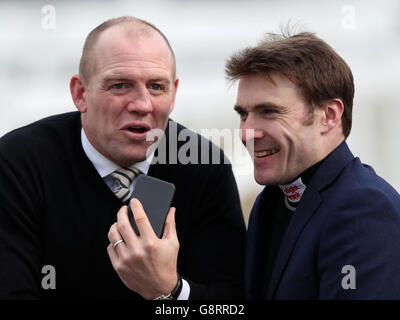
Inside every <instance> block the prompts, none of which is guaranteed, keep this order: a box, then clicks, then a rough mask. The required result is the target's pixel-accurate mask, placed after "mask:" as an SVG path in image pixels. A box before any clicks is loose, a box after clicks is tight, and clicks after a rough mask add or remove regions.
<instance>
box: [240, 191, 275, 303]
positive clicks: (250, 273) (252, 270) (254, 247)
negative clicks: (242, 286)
mask: <svg viewBox="0 0 400 320" xmlns="http://www.w3.org/2000/svg"><path fill="white" fill-rule="evenodd" d="M274 191H276V189H275V190H274V188H270V187H266V188H264V190H263V191H262V192H261V193H260V195H259V196H258V197H257V199H256V202H255V203H254V206H253V209H252V210H251V213H250V219H249V226H248V229H249V230H252V232H250V233H248V239H247V249H246V267H245V282H246V296H247V297H248V298H249V299H257V298H258V297H260V296H261V295H262V294H263V292H262V291H263V288H264V282H263V281H262V279H263V277H261V278H260V275H263V274H264V267H265V263H264V255H262V254H260V253H262V252H265V250H266V248H265V245H266V243H265V230H264V223H263V222H262V220H263V219H265V215H267V214H268V211H267V210H266V208H268V207H269V203H270V202H271V199H272V198H273V197H274ZM278 191H279V192H280V190H278Z"/></svg>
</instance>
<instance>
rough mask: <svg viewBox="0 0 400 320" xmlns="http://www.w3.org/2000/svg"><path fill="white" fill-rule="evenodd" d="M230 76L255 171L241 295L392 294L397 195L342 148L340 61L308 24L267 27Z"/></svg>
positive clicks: (399, 210) (348, 91)
mask: <svg viewBox="0 0 400 320" xmlns="http://www.w3.org/2000/svg"><path fill="white" fill-rule="evenodd" d="M226 74H227V77H228V78H229V79H230V80H239V86H238V94H237V102H236V105H235V110H236V111H237V112H238V114H239V116H240V128H241V129H242V142H243V143H244V144H247V143H248V142H249V141H251V142H252V143H251V145H253V143H254V153H252V154H251V156H252V158H253V160H254V176H255V180H256V181H257V182H258V183H259V184H262V185H266V187H265V188H264V190H263V191H262V192H261V194H260V195H259V196H258V198H257V199H256V202H255V203H254V206H253V209H252V212H251V214H250V220H249V226H248V242H247V253H246V271H245V287H246V295H247V297H248V298H250V299H264V298H267V299H399V298H400V275H399V266H400V196H399V194H398V193H397V192H396V191H395V190H394V189H393V188H392V187H391V186H390V185H389V184H388V183H387V182H385V181H384V180H383V179H382V178H380V177H378V176H377V175H376V173H375V172H374V170H373V169H372V168H371V167H369V166H367V165H363V164H362V163H361V162H360V160H359V158H355V157H354V156H353V154H352V153H351V151H350V150H349V148H348V146H347V144H346V142H345V140H346V138H347V136H348V135H349V133H350V129H351V121H352V105H353V95H354V84H353V76H352V73H351V70H350V68H349V67H348V65H347V64H346V63H345V61H344V60H343V59H342V58H341V57H340V56H339V55H338V54H337V53H336V52H335V51H334V50H333V49H332V48H331V47H330V46H329V45H327V44H326V43H325V42H324V41H322V40H321V39H319V38H318V37H316V36H315V35H314V34H312V33H307V32H303V33H299V34H297V35H293V36H290V35H277V34H270V37H268V38H267V39H266V40H264V41H263V42H261V43H260V44H259V45H257V46H255V47H250V48H246V49H244V50H242V51H240V52H238V53H236V54H234V55H233V56H232V57H231V58H230V59H229V60H228V61H227V64H226Z"/></svg>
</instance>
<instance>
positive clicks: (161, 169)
mask: <svg viewBox="0 0 400 320" xmlns="http://www.w3.org/2000/svg"><path fill="white" fill-rule="evenodd" d="M178 129H179V130H182V129H183V127H182V126H180V125H178ZM80 132H81V122H80V113H78V112H71V113H66V114H62V115H56V116H52V117H49V118H46V119H43V120H40V121H38V122H35V123H33V124H31V125H28V126H26V127H23V128H20V129H17V130H14V131H13V132H11V133H9V134H7V135H5V136H4V137H2V138H1V139H0V298H110V299H111V298H123V299H131V298H132V299H137V298H140V296H139V295H137V294H136V293H134V292H132V291H131V290H129V289H128V288H126V287H125V286H124V284H123V283H122V282H121V280H120V279H119V278H118V275H117V274H116V272H115V271H114V269H113V268H112V265H111V262H110V260H109V257H108V254H107V250H106V248H107V246H108V244H109V241H108V239H107V233H108V231H109V228H110V226H111V225H112V224H113V223H114V222H115V221H116V214H117V212H118V210H119V208H120V207H121V206H122V203H121V201H120V200H119V199H117V198H116V197H115V196H114V194H113V193H112V191H111V190H110V189H109V188H108V187H107V185H106V184H105V183H104V181H103V179H102V178H101V177H100V176H99V174H98V173H97V171H96V169H95V168H94V166H93V165H92V163H91V162H90V160H89V159H88V158H87V157H86V155H85V153H84V151H83V149H82V145H81V140H80ZM196 137H197V139H199V141H200V140H201V138H200V137H199V136H197V135H196ZM201 141H203V140H201ZM183 143H184V142H179V143H178V150H179V147H180V146H181V145H182V144H183ZM208 148H209V149H210V150H211V149H213V148H215V146H213V145H211V144H210V143H208ZM210 153H211V152H210ZM221 156H222V157H223V154H222V153H221ZM167 158H168V157H167ZM148 174H149V175H151V176H155V177H158V178H160V179H163V180H166V181H169V182H172V183H174V184H175V186H176V193H175V197H174V200H173V203H172V206H175V207H176V209H177V210H176V227H177V232H178V238H179V242H180V251H179V257H178V268H179V271H180V273H181V274H182V276H183V277H184V278H185V279H186V280H187V281H188V282H189V284H190V286H191V294H190V298H192V299H213V298H228V299H229V298H238V297H242V286H243V279H242V277H243V264H244V261H243V260H244V248H245V225H244V221H243V216H242V212H241V208H240V202H239V197H238V191H237V187H236V182H235V180H234V177H233V174H232V170H231V166H230V165H229V164H224V165H194V164H193V165H192V164H189V165H182V164H165V165H160V164H155V165H152V166H151V167H150V169H149V173H148ZM45 265H51V266H54V267H55V270H56V289H54V290H53V289H48V290H44V289H42V286H41V281H42V278H43V277H44V276H45V274H42V273H41V270H42V267H43V266H45Z"/></svg>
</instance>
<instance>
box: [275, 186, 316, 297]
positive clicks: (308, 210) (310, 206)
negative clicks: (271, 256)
mask: <svg viewBox="0 0 400 320" xmlns="http://www.w3.org/2000/svg"><path fill="white" fill-rule="evenodd" d="M320 204H321V197H320V195H319V192H318V191H316V190H313V189H309V188H307V189H306V191H305V192H304V194H303V199H302V201H301V203H299V205H298V207H297V209H296V212H295V213H294V216H293V218H292V219H291V221H290V223H289V226H288V228H287V230H286V233H285V236H284V237H283V240H282V244H281V247H280V249H279V253H278V256H277V258H276V262H275V266H274V271H273V273H272V278H271V283H270V286H269V290H268V299H271V298H273V296H274V294H275V291H276V289H277V287H278V285H279V282H280V280H281V278H282V275H283V272H284V270H285V268H286V265H287V263H288V261H289V258H290V255H291V253H292V251H293V249H294V247H295V245H296V242H297V240H298V238H299V236H300V234H301V232H302V231H303V230H304V228H305V226H306V225H307V223H308V221H309V220H310V219H311V217H312V216H313V215H314V213H315V212H316V210H317V209H318V207H319V206H320Z"/></svg>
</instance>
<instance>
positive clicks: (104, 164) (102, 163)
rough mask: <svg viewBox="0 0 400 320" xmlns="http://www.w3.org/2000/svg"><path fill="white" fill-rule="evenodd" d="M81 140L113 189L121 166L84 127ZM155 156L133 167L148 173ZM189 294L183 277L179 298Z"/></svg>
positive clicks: (132, 186) (88, 155)
mask: <svg viewBox="0 0 400 320" xmlns="http://www.w3.org/2000/svg"><path fill="white" fill-rule="evenodd" d="M81 141H82V147H83V151H85V154H86V156H87V157H88V158H89V160H90V161H91V162H92V164H93V166H94V167H95V168H96V170H97V172H98V173H99V175H100V176H101V177H102V178H103V180H104V182H105V183H106V184H107V186H108V187H109V188H110V189H111V190H112V191H113V190H114V188H115V187H116V186H117V184H116V182H115V179H114V178H113V177H111V175H110V174H111V173H113V172H114V171H115V170H117V169H118V168H119V167H120V166H118V165H117V164H115V163H114V162H112V161H111V160H109V159H107V158H106V157H104V156H103V155H102V154H101V153H100V152H98V151H97V150H96V149H95V147H93V145H92V144H91V143H90V142H89V140H88V138H87V137H86V134H85V131H84V130H83V129H82V130H81ZM153 157H154V152H153V153H152V154H151V155H150V156H149V157H148V158H147V159H146V160H144V161H141V162H137V163H135V164H134V165H132V166H131V168H136V169H139V170H140V171H141V172H142V173H143V174H147V173H148V172H149V168H150V164H151V161H152V160H153ZM129 188H130V191H131V193H132V191H133V189H134V188H135V180H133V182H132V183H131V185H130V187H129ZM189 294H190V286H189V283H188V282H187V281H186V280H184V279H182V291H181V293H180V294H179V296H178V300H188V299H189Z"/></svg>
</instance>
